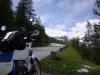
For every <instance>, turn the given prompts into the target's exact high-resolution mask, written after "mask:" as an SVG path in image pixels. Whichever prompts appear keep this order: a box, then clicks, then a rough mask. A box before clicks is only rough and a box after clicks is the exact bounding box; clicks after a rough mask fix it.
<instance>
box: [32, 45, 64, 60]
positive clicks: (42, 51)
mask: <svg viewBox="0 0 100 75" xmlns="http://www.w3.org/2000/svg"><path fill="white" fill-rule="evenodd" d="M64 46H65V45H62V44H56V43H51V44H50V45H49V46H46V47H34V48H33V55H36V56H37V58H38V59H39V60H42V59H44V58H46V57H47V56H49V55H50V53H51V51H55V52H56V51H58V50H59V49H60V48H63V47H64Z"/></svg>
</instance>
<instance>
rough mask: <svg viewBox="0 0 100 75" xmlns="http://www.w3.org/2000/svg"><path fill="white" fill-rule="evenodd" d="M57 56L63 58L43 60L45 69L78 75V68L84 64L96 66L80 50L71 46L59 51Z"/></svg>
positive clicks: (51, 71)
mask: <svg viewBox="0 0 100 75" xmlns="http://www.w3.org/2000/svg"><path fill="white" fill-rule="evenodd" d="M57 57H59V58H61V60H53V59H51V58H50V57H47V58H45V59H44V60H42V61H41V63H42V67H43V69H44V71H46V72H50V73H54V72H56V73H60V74H63V75H64V74H65V75H66V74H68V75H78V74H77V73H75V72H77V71H76V70H77V69H80V68H82V67H83V65H89V66H91V67H94V66H95V65H94V64H92V63H90V62H89V61H87V60H83V59H82V57H81V56H80V55H79V54H78V52H77V51H76V50H75V49H74V48H72V47H71V46H70V47H68V48H66V49H64V50H63V51H62V52H57Z"/></svg>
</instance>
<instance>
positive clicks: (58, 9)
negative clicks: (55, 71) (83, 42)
mask: <svg viewBox="0 0 100 75" xmlns="http://www.w3.org/2000/svg"><path fill="white" fill-rule="evenodd" d="M18 1H19V0H13V5H14V6H13V8H14V9H15V7H16V6H17V4H18ZM33 2H34V3H33V8H35V11H36V14H37V15H38V16H39V17H40V18H41V22H42V24H43V25H44V27H45V31H46V34H47V35H49V36H50V37H55V36H64V35H66V36H67V37H68V38H72V37H83V36H84V33H85V32H86V22H87V20H88V21H90V22H91V23H98V22H99V21H100V17H98V16H96V15H94V14H93V8H94V7H95V0H33Z"/></svg>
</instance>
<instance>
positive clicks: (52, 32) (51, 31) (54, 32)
mask: <svg viewBox="0 0 100 75" xmlns="http://www.w3.org/2000/svg"><path fill="white" fill-rule="evenodd" d="M45 30H46V34H47V35H49V36H50V37H56V36H63V35H66V34H67V32H65V31H62V30H59V29H57V28H54V29H52V28H45Z"/></svg>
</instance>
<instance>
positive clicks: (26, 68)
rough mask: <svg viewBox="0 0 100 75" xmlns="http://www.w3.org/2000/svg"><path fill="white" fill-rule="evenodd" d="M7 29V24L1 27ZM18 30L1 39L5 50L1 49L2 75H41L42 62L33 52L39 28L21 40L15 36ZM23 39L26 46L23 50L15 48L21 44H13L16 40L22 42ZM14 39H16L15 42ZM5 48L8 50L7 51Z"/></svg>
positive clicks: (0, 65)
mask: <svg viewBox="0 0 100 75" xmlns="http://www.w3.org/2000/svg"><path fill="white" fill-rule="evenodd" d="M5 29H6V26H2V27H1V30H2V31H4V30H5ZM18 32H19V31H11V32H8V33H7V34H6V35H5V37H4V38H3V39H2V40H1V45H2V47H3V48H4V51H2V50H0V75H41V65H40V62H39V60H38V58H37V57H36V56H35V55H33V54H32V53H33V48H32V41H33V37H34V36H37V35H38V34H39V32H38V31H37V30H35V31H34V32H28V33H27V34H28V35H25V36H24V37H23V38H21V37H20V38H19V39H21V40H17V41H15V40H16V39H14V38H16V37H17V36H16V35H18ZM16 33H17V34H16ZM17 38H18V37H17ZM12 39H14V40H12ZM22 40H24V42H23V44H24V46H25V47H24V46H23V47H24V48H21V50H19V49H18V48H17V49H16V48H14V47H16V46H17V45H18V46H20V45H21V44H17V45H16V46H13V45H15V43H16V42H17V43H20V42H21V41H22ZM13 41H15V43H14V42H13ZM10 44H12V45H10ZM23 44H22V45H23ZM18 46H17V47H18ZM0 47H1V46H0ZM9 47H10V48H9ZM0 49H2V48H0ZM5 49H8V50H7V51H5Z"/></svg>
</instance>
